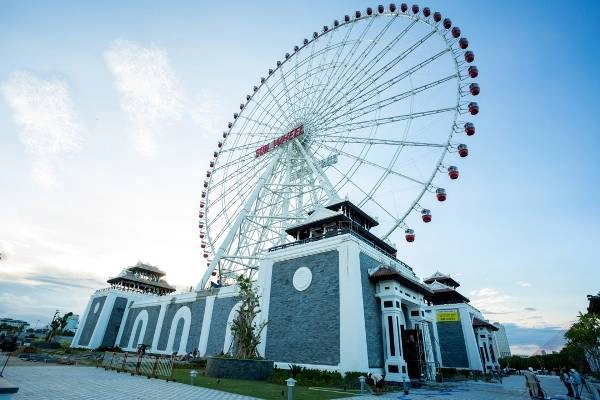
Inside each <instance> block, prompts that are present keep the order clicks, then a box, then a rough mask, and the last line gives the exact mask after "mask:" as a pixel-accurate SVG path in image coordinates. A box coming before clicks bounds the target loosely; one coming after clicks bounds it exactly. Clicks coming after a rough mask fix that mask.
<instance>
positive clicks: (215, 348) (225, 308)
mask: <svg viewBox="0 0 600 400" xmlns="http://www.w3.org/2000/svg"><path fill="white" fill-rule="evenodd" d="M238 301H239V299H238V298H237V297H223V298H220V297H217V298H216V299H215V304H214V306H213V312H212V319H211V323H210V333H209V335H208V343H207V345H206V355H207V356H210V355H214V354H220V353H221V352H222V351H223V346H224V344H225V332H226V331H227V319H228V318H229V314H230V313H231V310H232V309H233V307H234V306H235V304H236V303H237V302H238ZM199 323H202V320H200V321H199Z"/></svg>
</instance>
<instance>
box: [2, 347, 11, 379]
mask: <svg viewBox="0 0 600 400" xmlns="http://www.w3.org/2000/svg"><path fill="white" fill-rule="evenodd" d="M11 354H12V353H11V352H4V351H2V352H0V377H1V376H2V374H3V373H4V368H6V364H8V359H9V358H10V355H11Z"/></svg>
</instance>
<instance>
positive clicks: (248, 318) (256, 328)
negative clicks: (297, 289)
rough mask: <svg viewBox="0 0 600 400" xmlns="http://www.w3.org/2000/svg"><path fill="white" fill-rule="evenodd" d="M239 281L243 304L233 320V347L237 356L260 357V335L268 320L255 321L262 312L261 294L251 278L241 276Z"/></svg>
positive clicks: (243, 357)
mask: <svg viewBox="0 0 600 400" xmlns="http://www.w3.org/2000/svg"><path fill="white" fill-rule="evenodd" d="M237 283H238V286H239V288H240V294H239V297H240V299H241V305H240V308H239V310H238V311H237V315H236V316H235V318H234V320H233V321H231V335H232V336H233V340H232V342H231V347H232V348H233V351H234V353H235V354H234V356H235V357H236V358H240V359H253V358H257V357H258V350H257V348H258V345H259V344H260V335H261V333H262V331H263V329H264V328H265V326H267V323H268V321H263V322H261V323H260V324H257V323H255V322H254V320H255V318H256V316H257V315H258V314H259V313H260V303H259V300H260V296H259V295H258V293H256V292H255V291H254V289H253V288H252V282H251V281H250V278H247V277H244V276H239V277H238V278H237ZM231 347H230V351H231Z"/></svg>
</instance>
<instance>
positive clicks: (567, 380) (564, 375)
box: [560, 367, 575, 397]
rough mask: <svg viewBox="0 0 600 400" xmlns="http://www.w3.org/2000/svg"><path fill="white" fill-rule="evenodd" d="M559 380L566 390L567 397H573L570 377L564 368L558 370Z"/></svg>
mask: <svg viewBox="0 0 600 400" xmlns="http://www.w3.org/2000/svg"><path fill="white" fill-rule="evenodd" d="M560 380H561V381H562V383H563V385H565V387H566V388H567V396H568V397H575V396H574V392H573V384H572V383H571V376H570V375H569V372H567V369H566V368H564V367H563V368H561V370H560Z"/></svg>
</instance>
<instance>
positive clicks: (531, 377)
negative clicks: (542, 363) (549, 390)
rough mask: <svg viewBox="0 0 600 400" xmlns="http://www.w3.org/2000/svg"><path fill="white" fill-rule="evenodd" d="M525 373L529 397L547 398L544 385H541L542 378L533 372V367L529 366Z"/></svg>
mask: <svg viewBox="0 0 600 400" xmlns="http://www.w3.org/2000/svg"><path fill="white" fill-rule="evenodd" d="M524 375H525V386H527V390H528V391H529V397H530V398H532V399H545V397H544V392H543V391H542V386H541V385H540V380H539V379H538V377H537V376H536V375H535V374H534V373H533V368H531V367H529V369H528V370H526V371H525V373H524Z"/></svg>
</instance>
